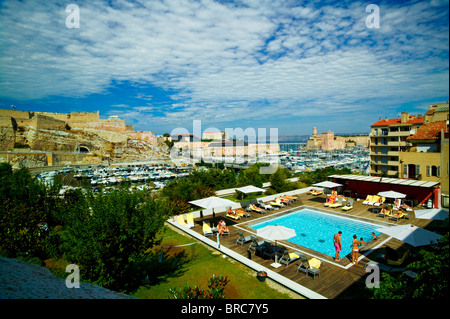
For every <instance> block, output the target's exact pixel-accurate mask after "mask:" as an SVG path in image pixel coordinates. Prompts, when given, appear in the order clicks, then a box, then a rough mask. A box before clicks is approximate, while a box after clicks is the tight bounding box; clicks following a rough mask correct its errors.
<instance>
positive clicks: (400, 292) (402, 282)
mask: <svg viewBox="0 0 450 319" xmlns="http://www.w3.org/2000/svg"><path fill="white" fill-rule="evenodd" d="M448 240H449V233H447V234H446V235H444V236H442V237H441V240H440V241H439V242H438V243H437V244H435V245H432V246H431V248H427V249H426V250H425V249H421V250H420V251H419V253H418V260H416V261H414V262H412V263H410V264H409V265H408V268H409V269H411V270H412V271H414V272H415V273H417V276H416V278H415V279H411V278H409V277H407V276H406V275H404V274H401V275H399V276H396V277H394V276H391V275H389V274H387V273H382V278H381V280H380V288H378V289H373V297H372V298H373V299H412V298H420V299H447V298H448V278H449V264H448V260H449V244H448Z"/></svg>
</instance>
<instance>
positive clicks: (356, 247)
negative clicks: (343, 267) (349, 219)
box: [352, 234, 361, 264]
mask: <svg viewBox="0 0 450 319" xmlns="http://www.w3.org/2000/svg"><path fill="white" fill-rule="evenodd" d="M360 245H361V242H360V241H359V240H358V239H357V236H356V234H355V235H353V242H352V263H354V264H357V263H358V253H359V246H360Z"/></svg>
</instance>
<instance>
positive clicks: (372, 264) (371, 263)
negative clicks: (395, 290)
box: [364, 260, 408, 274]
mask: <svg viewBox="0 0 450 319" xmlns="http://www.w3.org/2000/svg"><path fill="white" fill-rule="evenodd" d="M368 267H378V269H380V270H381V271H385V272H387V273H391V274H393V273H403V272H405V271H406V270H408V269H407V268H395V267H391V266H388V265H385V264H383V263H379V262H377V261H374V260H371V261H369V262H368V263H367V264H366V265H365V266H364V268H368Z"/></svg>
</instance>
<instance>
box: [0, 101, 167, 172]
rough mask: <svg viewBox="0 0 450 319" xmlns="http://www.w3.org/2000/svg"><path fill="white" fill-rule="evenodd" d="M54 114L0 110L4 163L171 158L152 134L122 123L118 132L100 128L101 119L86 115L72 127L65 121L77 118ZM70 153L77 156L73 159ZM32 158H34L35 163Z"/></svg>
mask: <svg viewBox="0 0 450 319" xmlns="http://www.w3.org/2000/svg"><path fill="white" fill-rule="evenodd" d="M5 111H6V112H5ZM52 114H53V113H46V114H43V113H39V114H36V113H34V112H29V113H26V112H23V111H11V110H1V109H0V151H10V153H9V154H7V155H6V154H5V153H6V152H3V153H4V154H2V155H3V156H2V158H3V161H5V160H8V161H10V162H11V161H12V163H13V164H18V162H23V161H24V160H27V161H26V163H27V165H25V166H29V165H32V166H39V163H40V164H42V166H46V165H50V163H48V160H45V156H44V157H43V156H42V154H40V155H38V154H36V155H35V156H33V155H34V154H33V153H38V152H54V153H61V152H64V153H66V154H65V156H66V157H65V158H66V160H65V162H71V161H73V163H74V164H75V163H77V162H80V161H81V162H90V163H95V162H97V163H98V162H101V161H102V160H105V159H107V160H109V161H111V162H115V161H130V160H146V159H151V158H158V159H160V158H168V156H169V153H168V148H167V146H166V145H165V144H163V143H158V141H157V139H156V137H155V136H154V134H153V133H152V132H142V131H139V132H134V131H127V130H125V129H123V128H124V127H126V126H125V124H124V123H122V122H120V123H122V124H123V125H122V124H121V125H120V128H119V129H117V127H115V126H111V125H103V124H102V125H99V124H98V123H99V121H102V120H99V119H98V118H97V117H95V116H91V117H89V116H85V122H83V120H82V117H80V116H78V117H76V120H77V122H76V123H77V125H76V127H75V128H72V127H71V126H70V124H72V125H73V123H74V122H73V121H72V122H71V121H69V120H68V121H67V122H66V121H64V120H63V119H65V118H66V117H67V118H72V119H73V118H74V117H75V116H63V115H61V114H59V116H57V117H56V118H52ZM95 114H97V113H95ZM97 115H98V114H97ZM105 121H109V122H111V120H105ZM116 121H117V120H116ZM119 121H122V120H119ZM109 122H107V123H109ZM128 127H130V126H128ZM16 153H19V155H17V154H16ZM13 154H15V155H17V156H13ZM69 154H73V155H74V156H73V157H72V160H70V156H69V157H68V155H69ZM80 154H84V155H85V156H80ZM30 156H31V157H33V160H32V161H31V159H30ZM38 156H40V157H38ZM27 157H28V158H27ZM0 161H1V159H0ZM32 162H33V164H31V163H32ZM23 163H25V162H23Z"/></svg>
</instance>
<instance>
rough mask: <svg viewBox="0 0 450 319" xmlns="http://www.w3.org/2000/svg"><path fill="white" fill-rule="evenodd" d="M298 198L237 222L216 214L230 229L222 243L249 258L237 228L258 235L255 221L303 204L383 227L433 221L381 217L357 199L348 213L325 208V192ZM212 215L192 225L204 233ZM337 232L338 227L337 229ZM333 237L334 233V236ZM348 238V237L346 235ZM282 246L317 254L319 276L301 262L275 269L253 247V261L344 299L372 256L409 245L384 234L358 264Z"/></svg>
mask: <svg viewBox="0 0 450 319" xmlns="http://www.w3.org/2000/svg"><path fill="white" fill-rule="evenodd" d="M298 196H299V200H297V201H295V202H293V203H292V204H290V205H287V206H286V207H284V208H281V209H278V210H274V211H268V212H267V213H266V214H259V213H256V212H252V213H251V215H252V216H251V217H249V218H242V219H240V220H237V221H234V220H232V219H230V218H227V217H225V213H224V212H222V213H216V216H215V222H216V224H217V222H218V221H219V220H221V219H223V220H225V221H226V223H227V226H228V227H229V230H230V235H225V236H221V237H220V244H221V245H223V246H225V247H226V248H228V249H230V250H232V251H233V252H235V253H237V254H239V255H241V256H243V257H245V258H247V259H248V246H249V245H250V244H249V243H247V244H244V245H242V246H241V245H240V244H236V240H237V239H238V238H239V235H238V230H241V231H242V232H243V233H244V235H245V236H248V235H250V234H253V235H256V231H255V230H254V229H252V228H250V227H248V225H249V224H251V223H253V222H256V221H263V220H264V219H266V218H273V217H275V216H280V215H283V214H286V213H289V212H292V211H295V210H298V209H299V208H301V207H312V208H315V209H319V210H322V211H325V212H329V213H333V214H338V215H340V216H345V217H351V218H356V219H360V220H364V221H368V222H372V223H377V224H380V227H383V226H385V225H387V224H389V225H397V224H414V225H416V226H419V227H422V228H425V227H426V226H427V225H428V224H429V223H430V221H429V220H425V219H416V218H414V212H410V214H411V217H410V219H400V220H399V221H393V220H389V219H388V218H387V217H386V218H382V217H378V216H377V214H376V213H373V212H372V210H373V208H374V207H373V206H368V205H363V204H362V200H361V201H355V202H354V204H353V207H354V208H353V209H351V210H349V211H348V212H345V211H343V210H342V209H341V208H335V209H333V208H327V207H324V205H323V203H324V202H325V200H326V196H325V195H319V196H312V195H307V194H300V195H298ZM211 219H212V216H205V217H204V218H195V220H194V222H195V226H194V227H193V228H191V230H193V231H195V232H197V233H198V234H201V236H203V231H202V224H203V221H206V222H210V221H211ZM336 231H338V230H336ZM343 236H348V237H349V239H348V241H350V239H351V237H352V236H353V234H343ZM331 237H332V235H331ZM209 238H210V239H212V240H216V237H213V238H211V237H209ZM346 239H347V238H346ZM258 240H262V238H258ZM278 244H279V245H283V246H285V247H287V248H288V249H289V252H294V251H299V252H301V253H303V254H304V255H306V256H307V257H308V258H310V257H316V258H318V259H320V260H322V261H323V265H322V267H321V271H320V276H316V278H315V279H313V277H312V276H311V275H308V276H306V275H305V273H304V272H301V271H300V272H298V273H297V267H298V265H299V263H298V262H296V261H294V262H292V263H290V264H289V266H288V267H286V266H285V265H284V264H283V265H282V266H281V267H279V268H274V267H272V266H271V264H272V263H273V260H270V259H267V260H266V259H263V258H261V257H259V256H257V255H255V252H254V251H253V250H251V256H250V257H251V260H252V261H253V262H256V263H258V264H260V265H262V266H264V267H266V268H268V269H270V270H272V271H274V272H276V273H277V274H279V275H281V276H283V277H285V278H287V279H290V280H292V281H294V282H295V283H297V284H299V285H301V286H303V287H306V288H307V289H309V290H312V291H314V292H316V293H318V294H320V295H322V296H324V297H325V298H329V299H335V298H343V297H342V296H343V294H344V293H345V291H346V290H347V289H349V288H350V287H351V286H352V285H354V284H355V283H356V282H357V281H360V280H365V279H364V278H365V276H366V275H367V273H366V271H365V268H364V266H365V265H366V263H367V262H369V261H370V260H372V259H375V257H376V256H378V255H379V254H380V253H381V252H382V251H383V250H384V248H385V247H386V246H389V247H391V248H393V249H394V250H404V249H405V247H406V245H405V244H404V243H403V242H401V241H399V240H396V239H394V238H389V237H388V236H386V235H384V234H382V235H380V236H379V239H378V240H377V241H376V242H374V243H373V244H371V245H370V248H371V250H369V252H366V254H367V256H364V255H362V254H360V260H359V263H357V264H352V263H351V261H350V259H351V256H341V261H340V262H335V261H334V259H333V258H332V257H331V256H327V255H325V254H321V253H319V252H316V251H313V250H311V249H309V248H306V247H303V246H300V245H296V244H293V243H291V242H288V241H279V242H278ZM330 244H331V245H332V238H330Z"/></svg>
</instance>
